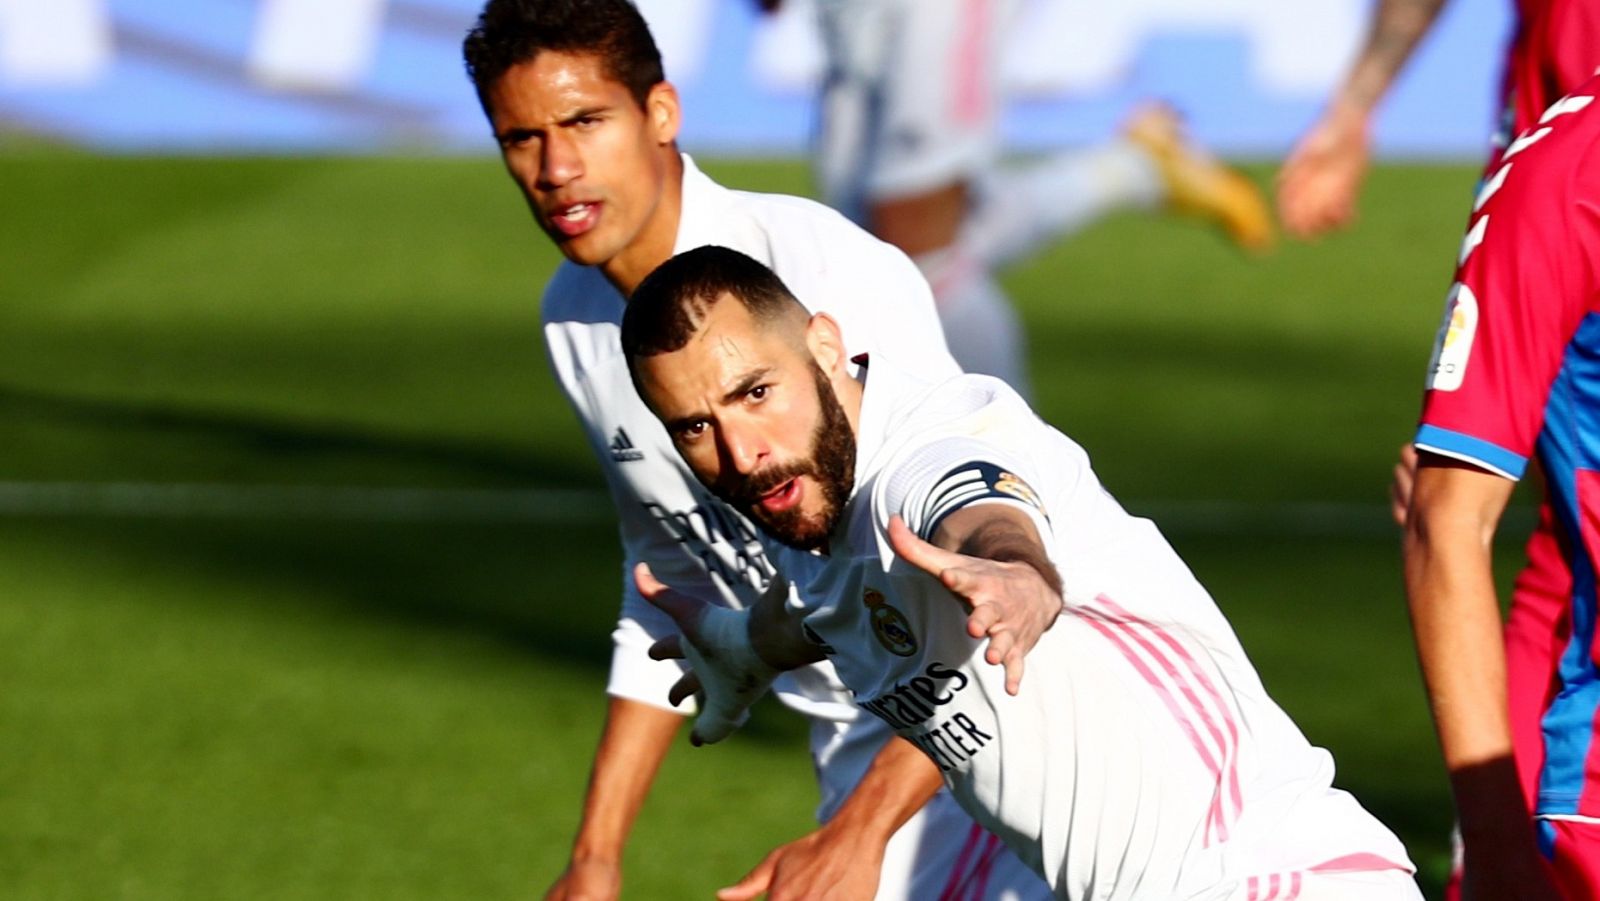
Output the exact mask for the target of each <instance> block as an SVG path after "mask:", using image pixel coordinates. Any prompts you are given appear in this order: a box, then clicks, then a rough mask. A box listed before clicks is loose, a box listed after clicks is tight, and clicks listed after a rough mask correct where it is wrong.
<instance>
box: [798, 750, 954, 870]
mask: <svg viewBox="0 0 1600 901" xmlns="http://www.w3.org/2000/svg"><path fill="white" fill-rule="evenodd" d="M942 784H943V780H942V778H941V777H940V775H939V768H938V767H937V766H935V765H934V763H933V761H931V760H929V759H928V755H927V754H924V753H923V752H922V751H919V750H918V749H917V748H916V746H914V745H912V744H911V743H910V742H908V741H906V740H905V739H902V738H892V739H890V740H889V743H888V744H886V745H884V746H883V750H881V751H879V752H878V756H877V757H874V758H873V760H872V765H871V766H870V767H868V768H867V772H866V775H864V776H862V777H861V781H860V782H858V783H857V784H856V787H855V789H854V790H853V791H851V792H850V796H849V797H848V798H846V799H845V801H844V803H843V804H842V805H840V807H839V809H838V811H836V812H835V813H834V815H833V817H832V819H830V820H828V822H827V824H826V826H825V827H824V828H826V829H832V830H839V831H842V832H844V833H847V834H850V835H852V836H855V837H857V838H859V840H860V841H862V842H873V843H875V845H876V846H882V845H883V844H886V843H887V842H888V841H889V837H890V836H892V835H894V833H895V831H896V830H898V829H899V828H900V827H901V826H904V825H905V823H906V821H907V820H909V819H911V817H912V816H913V815H915V814H916V812H917V811H919V810H921V809H922V806H923V805H924V804H927V803H928V800H929V799H930V798H932V797H933V796H934V795H935V794H936V793H938V791H939V786H940V785H942Z"/></svg>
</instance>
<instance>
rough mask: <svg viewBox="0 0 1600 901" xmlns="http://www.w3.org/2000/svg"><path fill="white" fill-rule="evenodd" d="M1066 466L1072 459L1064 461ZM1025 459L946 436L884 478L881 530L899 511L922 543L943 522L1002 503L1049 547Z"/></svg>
mask: <svg viewBox="0 0 1600 901" xmlns="http://www.w3.org/2000/svg"><path fill="white" fill-rule="evenodd" d="M1060 463H1061V465H1063V466H1069V467H1070V466H1072V465H1073V464H1074V461H1072V460H1070V459H1068V460H1062V461H1060ZM1032 468H1033V467H1031V466H1030V465H1029V463H1028V460H1027V457H1026V455H1022V454H1014V453H1009V452H1006V451H1004V450H1001V449H1000V448H998V447H996V446H995V445H993V444H990V443H987V442H984V441H980V440H978V439H975V438H970V437H966V436H960V437H950V438H942V439H938V440H936V441H933V442H930V443H928V444H925V445H922V446H921V447H918V448H916V449H915V450H913V451H911V452H910V453H908V454H906V455H905V456H903V457H901V458H900V459H899V460H897V461H895V462H894V463H893V464H891V466H890V468H888V469H887V470H886V471H885V472H884V473H883V475H882V476H881V483H880V484H881V486H882V487H881V489H880V490H881V492H882V494H881V498H880V501H879V503H878V505H877V510H876V511H875V513H876V515H877V519H878V526H879V528H882V529H887V528H888V523H889V517H891V516H893V515H894V514H896V513H898V514H900V516H901V517H903V518H904V519H905V521H906V525H907V526H908V527H909V528H910V529H911V531H913V532H915V533H916V534H917V535H918V536H920V537H921V538H922V539H923V540H925V541H927V540H932V536H933V533H934V531H935V530H937V529H938V527H939V523H940V522H942V521H943V520H944V518H945V517H947V516H949V515H950V514H951V513H954V512H955V511H957V510H960V509H962V508H964V507H968V506H971V505H973V504H1004V505H1006V506H1009V507H1013V508H1015V509H1018V510H1021V511H1023V512H1024V513H1026V514H1027V515H1028V517H1029V518H1030V519H1032V520H1033V523H1034V527H1035V528H1037V529H1038V530H1039V535H1040V537H1041V538H1043V539H1044V540H1045V542H1046V544H1049V543H1050V539H1051V537H1052V536H1053V535H1054V530H1053V528H1052V526H1051V522H1050V514H1049V510H1048V509H1047V508H1046V506H1045V503H1044V499H1043V495H1042V494H1041V492H1040V490H1039V488H1036V487H1035V486H1039V487H1040V488H1042V487H1043V482H1042V481H1041V480H1040V478H1039V477H1038V476H1035V475H1034V474H1033V472H1032V471H1031V470H1032Z"/></svg>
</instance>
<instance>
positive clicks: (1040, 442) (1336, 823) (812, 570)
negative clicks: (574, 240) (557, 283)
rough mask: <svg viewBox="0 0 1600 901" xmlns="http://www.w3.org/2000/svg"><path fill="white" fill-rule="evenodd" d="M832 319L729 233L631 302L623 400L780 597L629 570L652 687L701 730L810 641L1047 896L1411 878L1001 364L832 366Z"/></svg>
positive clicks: (1213, 617) (722, 730)
mask: <svg viewBox="0 0 1600 901" xmlns="http://www.w3.org/2000/svg"><path fill="white" fill-rule="evenodd" d="M845 327H846V326H842V324H841V323H838V322H836V321H835V320H833V319H832V318H831V317H829V316H827V315H826V314H823V313H818V314H814V315H813V314H810V313H808V311H806V309H805V308H804V307H802V306H801V305H800V304H799V302H798V301H796V300H795V299H794V297H793V296H792V295H791V294H790V293H789V292H788V291H787V289H786V288H785V286H784V285H783V283H782V281H780V280H779V279H778V278H777V276H775V275H773V273H772V272H771V271H770V270H769V269H767V268H766V267H764V266H762V265H761V264H760V263H758V262H756V261H754V260H752V259H750V258H748V257H746V256H744V255H742V254H739V253H738V252H736V251H733V250H729V249H727V248H720V247H702V248H699V249H696V250H693V251H689V252H687V253H685V254H682V255H679V256H677V257H675V258H674V259H673V260H671V261H669V262H668V263H666V264H664V265H663V266H662V267H661V268H660V269H658V270H656V272H655V273H653V274H652V275H651V276H650V277H649V278H648V279H647V280H646V281H645V283H644V284H642V285H641V286H640V287H639V289H638V291H637V292H636V293H635V295H634V299H633V301H632V303H631V304H630V305H629V309H628V312H627V313H626V314H625V316H624V318H623V324H622V345H623V348H624V351H625V352H626V354H627V356H628V364H629V366H630V367H631V368H632V370H633V375H634V379H635V382H636V383H637V385H638V386H639V390H640V394H641V396H642V397H643V398H644V399H645V402H646V403H648V404H649V406H650V408H651V409H652V410H653V411H654V412H655V413H656V415H657V416H658V417H659V418H660V419H661V421H662V423H663V424H664V425H665V426H666V429H667V432H668V434H669V435H671V436H672V440H673V442H674V444H675V445H676V447H677V449H678V451H679V453H681V454H682V455H683V458H684V461H685V462H686V463H687V464H688V466H689V468H690V469H691V470H692V471H693V472H694V474H695V475H696V477H698V478H699V479H700V480H701V482H703V483H704V484H705V485H706V486H707V487H708V488H709V489H710V490H712V491H714V492H716V493H717V495H718V496H720V497H722V498H723V499H724V500H726V501H727V502H728V503H730V504H732V505H734V506H735V507H736V508H737V509H739V510H740V511H742V512H744V513H746V514H747V515H749V516H750V518H751V519H752V520H753V521H754V522H755V523H756V524H757V525H758V526H759V527H760V528H761V530H762V532H763V533H764V534H765V535H766V536H767V538H768V540H769V552H770V553H771V554H772V555H773V558H774V560H775V561H776V563H777V565H778V569H779V571H780V573H781V574H782V575H784V576H786V577H788V578H789V579H790V580H792V582H793V585H794V587H795V589H796V590H797V594H796V595H795V597H794V599H793V601H792V602H791V600H790V597H789V595H788V594H787V593H783V592H780V593H775V594H771V595H768V596H767V597H765V598H763V599H762V600H761V601H760V602H758V604H757V605H756V606H755V607H754V608H752V610H750V611H747V612H745V613H735V612H733V611H729V610H726V609H725V608H713V607H711V606H710V605H706V604H704V603H703V602H700V601H697V600H694V599H692V598H691V597H690V596H689V595H688V594H686V593H684V592H681V591H677V590H675V589H668V588H667V587H666V586H665V585H663V584H662V583H660V582H659V581H657V580H656V579H655V578H654V575H653V574H652V573H650V572H649V571H648V569H647V568H645V567H641V568H640V570H639V572H638V573H637V578H638V579H639V582H640V587H641V589H642V590H644V591H645V592H646V593H647V596H648V597H650V598H651V599H652V600H653V601H655V602H656V603H658V604H659V605H661V606H662V607H663V609H667V610H669V611H670V612H671V613H672V614H673V616H674V618H675V619H676V621H677V622H679V624H680V625H681V626H682V627H683V628H684V632H685V635H686V636H687V637H688V638H689V639H690V643H689V648H691V649H693V650H694V652H695V655H696V657H695V658H693V659H695V667H694V672H695V674H696V677H697V678H696V679H695V680H693V681H687V682H686V683H685V684H683V685H681V686H679V687H678V688H677V689H675V691H674V694H673V698H678V697H682V696H683V693H684V692H685V691H686V690H690V689H693V688H695V687H697V686H703V687H704V689H705V692H706V697H707V701H706V705H705V711H704V712H703V713H702V714H701V719H700V721H699V722H697V724H696V731H697V734H698V735H699V737H700V738H702V739H704V740H715V739H718V738H721V737H722V736H723V735H725V734H726V733H727V732H728V731H730V729H731V727H732V726H733V725H734V724H736V722H737V719H738V713H739V709H740V708H741V707H742V706H743V704H744V703H746V702H747V701H748V700H749V696H750V693H751V690H752V687H753V686H759V685H761V684H763V683H762V681H761V680H762V679H764V678H770V677H771V675H772V674H773V673H774V672H776V671H779V670H783V669H787V668H788V667H791V666H794V665H798V664H801V663H803V662H805V661H809V660H816V659H823V658H826V659H829V660H832V661H833V663H834V666H835V669H836V671H837V672H838V673H839V675H840V677H841V678H842V679H843V680H844V682H845V684H846V685H847V686H849V687H850V689H851V690H852V691H853V692H854V695H855V700H856V703H857V705H858V706H860V707H861V709H862V710H863V711H864V712H865V713H866V714H868V715H870V716H872V717H874V718H877V719H880V720H882V721H883V722H885V723H887V724H888V725H890V726H892V727H894V729H895V730H896V731H897V732H898V733H899V734H900V735H901V736H903V737H905V738H907V739H910V740H912V741H914V742H916V744H917V745H918V746H919V747H920V748H922V750H923V751H924V753H926V754H927V755H928V758H929V759H930V760H932V761H933V762H934V763H936V764H937V765H938V766H939V768H940V770H941V771H942V772H943V774H944V778H945V779H946V781H947V782H948V784H949V785H950V788H951V790H952V791H953V792H954V793H955V795H956V797H957V798H958V799H959V800H960V802H961V804H962V806H963V807H965V808H966V809H967V811H968V812H970V813H971V814H972V815H973V816H974V817H975V818H977V819H978V821H979V822H980V823H982V824H983V825H984V826H986V827H987V828H988V829H989V830H990V831H991V832H993V833H994V834H995V835H996V836H998V837H999V838H1000V839H1001V840H1003V841H1005V842H1006V843H1007V845H1009V846H1010V847H1011V849H1012V850H1013V851H1015V852H1016V853H1017V854H1018V855H1019V856H1020V857H1021V858H1022V859H1023V860H1025V861H1027V862H1028V864H1029V865H1030V866H1032V867H1033V868H1034V869H1035V870H1036V871H1037V872H1039V873H1040V874H1041V875H1042V876H1043V877H1044V878H1045V879H1046V880H1048V881H1049V882H1050V884H1051V886H1052V888H1053V890H1054V892H1055V894H1056V896H1057V897H1059V898H1074V899H1078V898H1094V899H1102V901H1116V899H1177V898H1183V899H1237V901H1246V899H1256V901H1260V899H1289V898H1296V899H1301V901H1311V899H1348V901H1357V899H1360V901H1389V899H1394V901H1399V899H1408V901H1413V899H1418V898H1420V895H1419V894H1418V892H1417V888H1416V885H1415V882H1414V880H1413V877H1412V875H1411V873H1412V867H1411V865H1410V863H1409V861H1407V859H1406V856H1405V851H1404V849H1403V848H1402V847H1401V846H1400V843H1399V842H1398V840H1396V839H1395V837H1394V836H1393V835H1392V834H1391V833H1390V832H1389V831H1388V830H1387V829H1385V828H1384V827H1383V826H1382V824H1380V823H1379V822H1378V821H1377V820H1376V819H1374V818H1373V817H1372V816H1371V815H1370V814H1368V813H1367V812H1366V811H1365V810H1363V809H1362V808H1361V806H1360V805H1359V804H1357V803H1356V801H1355V799H1354V798H1352V797H1351V796H1350V795H1348V794H1346V793H1345V792H1342V791H1338V790H1336V789H1333V788H1332V787H1331V780H1332V778H1333V761H1332V758H1331V757H1330V756H1329V755H1328V753H1327V752H1326V751H1324V750H1321V749H1319V748H1315V747H1313V746H1312V745H1310V744H1309V743H1308V742H1307V741H1306V739H1305V738H1304V737H1303V736H1302V735H1301V734H1300V731H1299V730H1298V729H1297V728H1296V727H1295V725H1294V724H1293V723H1292V722H1291V721H1290V720H1289V717H1288V716H1287V715H1286V714H1285V713H1284V712H1283V711H1282V710H1281V709H1280V708H1279V707H1278V706H1277V704H1275V703H1274V702H1273V701H1272V699H1271V698H1269V697H1268V696H1267V694H1266V691H1265V690H1264V689H1263V688H1262V686H1261V683H1260V680H1259V678H1258V677H1257V676H1256V673H1255V670H1254V669H1253V667H1252V666H1251V665H1250V662H1249V660H1248V659H1247V658H1246V656H1245V653H1244V650H1243V648H1241V647H1240V646H1239V643H1238V640H1237V639H1236V638H1235V637H1234V635H1233V631H1232V629H1231V628H1230V627H1229V625H1228V623H1227V621H1226V620H1225V619H1224V618H1223V616H1222V614H1221V612H1220V611H1219V610H1218V609H1217V608H1216V605H1215V604H1214V603H1213V602H1212V600H1211V598H1210V597H1209V596H1208V595H1207V594H1206V592H1205V590H1204V589H1203V588H1202V587H1201V586H1200V585H1199V583H1198V582H1196V581H1195V579H1194V577H1193V575H1191V574H1190V572H1189V571H1188V569H1187V568H1186V567H1185V566H1184V565H1183V562H1182V561H1181V560H1179V559H1178V556H1177V554H1176V553H1174V552H1173V551H1172V549H1171V548H1170V547H1169V546H1168V545H1167V544H1166V542H1165V540H1163V539H1162V537H1161V535H1160V533H1159V532H1158V531H1157V530H1156V528H1155V527H1154V525H1153V524H1151V523H1150V522H1149V521H1148V520H1144V519H1139V518H1136V517H1133V516H1129V515H1128V514H1127V513H1125V512H1124V511H1123V510H1122V508H1121V507H1119V506H1118V505H1117V503H1116V501H1115V500H1113V499H1112V498H1111V496H1110V495H1109V494H1107V493H1106V492H1105V490H1104V489H1103V488H1101V487H1100V484H1099V482H1098V480H1097V479H1096V478H1095V475H1094V472H1093V470H1092V469H1091V468H1090V467H1089V463H1088V459H1087V457H1086V455H1085V454H1084V452H1083V450H1082V448H1080V447H1078V446H1077V445H1076V444H1074V443H1073V442H1072V441H1071V440H1070V439H1068V438H1067V437H1066V436H1065V435H1062V434H1061V433H1060V432H1058V431H1056V430H1054V429H1052V428H1050V427H1049V426H1048V425H1046V424H1045V423H1043V422H1042V421H1041V420H1040V419H1039V418H1038V417H1037V416H1036V415H1035V414H1034V413H1033V411H1032V410H1031V409H1029V407H1028V405H1027V404H1026V403H1025V402H1024V401H1023V400H1022V399H1021V397H1020V396H1019V395H1018V394H1017V393H1016V392H1015V391H1014V390H1012V389H1011V388H1009V387H1007V386H1006V385H1005V383H1003V382H1001V381H1000V380H998V379H995V378H990V377H987V376H979V375H964V376H957V377H955V378H951V379H944V380H939V381H932V380H927V379H924V378H921V377H919V376H917V375H916V374H914V373H912V372H910V371H908V370H907V369H906V368H904V365H903V364H902V363H901V362H900V360H899V359H898V358H897V357H896V356H894V349H893V348H889V349H886V350H885V351H884V352H883V353H875V354H874V355H873V356H871V357H870V358H869V359H868V360H867V362H866V366H865V368H864V370H862V371H860V372H852V371H851V369H850V367H849V365H848V360H849V351H848V350H847V348H846V343H847V339H848V336H847V335H846V334H845V333H844V332H843V328H845ZM1063 598H1065V601H1063ZM657 653H658V654H660V655H663V656H667V657H671V656H673V655H676V654H678V653H687V650H686V649H685V647H684V644H683V642H682V641H680V640H678V639H676V638H674V639H669V640H668V641H666V642H663V643H662V645H661V646H660V647H659V648H658V649H657Z"/></svg>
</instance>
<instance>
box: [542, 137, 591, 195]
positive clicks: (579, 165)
mask: <svg viewBox="0 0 1600 901" xmlns="http://www.w3.org/2000/svg"><path fill="white" fill-rule="evenodd" d="M551 131H552V133H551V134H550V136H549V137H547V138H546V139H545V141H544V148H543V152H542V153H541V154H540V155H539V183H540V184H541V185H542V186H544V187H547V188H559V187H562V186H564V185H566V184H568V183H569V182H571V181H572V180H573V179H576V178H577V177H579V176H580V175H582V174H583V155H582V154H581V153H579V152H578V145H577V142H576V141H573V140H572V139H571V138H570V137H568V136H567V135H565V134H563V133H562V129H559V128H558V129H552V130H551Z"/></svg>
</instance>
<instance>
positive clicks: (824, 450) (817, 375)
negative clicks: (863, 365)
mask: <svg viewBox="0 0 1600 901" xmlns="http://www.w3.org/2000/svg"><path fill="white" fill-rule="evenodd" d="M811 373H812V377H813V378H814V379H815V380H816V384H817V400H818V401H819V403H820V404H821V407H822V417H821V419H819V420H818V421H817V428H816V431H814V432H813V433H812V435H811V452H810V454H809V455H808V458H807V459H805V460H798V461H795V462H793V463H786V464H783V465H780V466H776V467H773V468H771V469H767V470H763V471H761V472H758V473H755V474H754V475H752V476H751V477H750V478H749V479H748V480H747V481H746V482H745V483H744V484H742V485H737V486H734V487H733V488H731V489H729V490H727V491H726V492H722V491H718V492H717V494H718V496H719V497H721V498H722V499H723V500H724V501H727V502H728V503H729V504H730V505H732V506H733V507H734V509H736V510H740V511H742V512H743V513H744V514H745V515H746V516H749V517H750V518H751V519H753V520H755V522H756V524H757V525H759V526H760V527H761V528H762V530H763V531H765V532H766V533H767V534H769V535H771V536H772V537H773V538H776V539H778V540H779V541H781V542H783V543H784V544H787V545H788V546H790V547H792V548H798V549H800V550H803V551H809V550H814V549H816V548H819V547H823V546H825V545H826V544H827V543H828V536H829V535H831V534H832V533H833V529H834V526H836V525H838V524H839V517H841V516H842V515H844V508H845V504H846V503H847V502H848V501H849V500H850V489H851V487H852V486H853V485H854V484H855V471H856V436H855V432H854V431H852V430H851V428H850V420H849V418H848V417H846V416H845V413H844V407H843V406H841V405H840V404H839V396H838V394H836V393H835V392H834V390H833V385H832V384H830V383H829V382H828V376H827V373H825V372H823V371H822V367H820V366H818V365H817V364H816V363H815V362H813V363H812V364H811ZM801 476H810V477H811V479H812V481H813V482H814V483H815V484H816V486H817V487H818V489H820V491H821V492H822V509H821V510H820V511H818V512H817V513H814V514H807V513H805V512H803V511H802V510H801V509H800V508H801V506H803V505H802V504H796V505H794V506H793V507H790V508H789V509H787V510H780V511H778V512H776V513H772V512H769V511H768V510H767V509H766V508H765V507H763V506H761V498H762V496H763V495H765V494H766V493H767V492H769V491H771V490H773V489H774V488H777V487H778V486H779V485H782V484H783V483H784V482H787V481H789V480H790V479H795V478H799V477H801Z"/></svg>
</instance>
